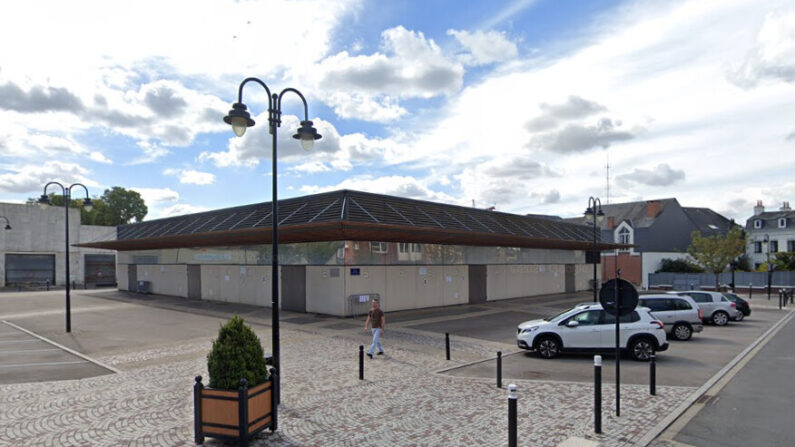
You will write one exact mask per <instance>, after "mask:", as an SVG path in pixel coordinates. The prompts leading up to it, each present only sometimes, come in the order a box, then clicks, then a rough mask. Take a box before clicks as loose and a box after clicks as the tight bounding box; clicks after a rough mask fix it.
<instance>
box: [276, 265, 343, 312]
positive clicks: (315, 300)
mask: <svg viewBox="0 0 795 447" xmlns="http://www.w3.org/2000/svg"><path fill="white" fill-rule="evenodd" d="M332 269H336V270H337V271H338V272H339V276H337V277H332V276H331V270H332ZM344 270H345V267H342V266H340V267H335V266H322V267H321V266H307V267H306V311H307V312H309V313H319V314H325V315H337V316H343V315H345V300H346V299H347V296H346V294H345V276H344ZM269 296H270V295H269Z"/></svg>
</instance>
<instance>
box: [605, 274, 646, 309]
mask: <svg viewBox="0 0 795 447" xmlns="http://www.w3.org/2000/svg"><path fill="white" fill-rule="evenodd" d="M616 287H618V294H616ZM616 296H618V300H619V303H621V315H628V314H630V313H632V311H634V310H635V307H637V306H638V291H637V290H635V286H633V285H632V283H631V282H629V281H627V280H624V279H618V280H615V279H611V280H610V281H607V282H606V283H604V284H602V290H600V291H599V302H600V303H602V307H603V308H604V310H605V312H607V313H609V314H610V315H615V314H616V308H617V307H618V306H616Z"/></svg>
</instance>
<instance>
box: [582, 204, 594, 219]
mask: <svg viewBox="0 0 795 447" xmlns="http://www.w3.org/2000/svg"><path fill="white" fill-rule="evenodd" d="M584 214H585V217H587V218H591V217H593V210H592V209H591V207H590V206H589V207H588V208H587V209H586V210H585V213H584Z"/></svg>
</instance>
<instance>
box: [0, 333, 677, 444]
mask: <svg viewBox="0 0 795 447" xmlns="http://www.w3.org/2000/svg"><path fill="white" fill-rule="evenodd" d="M255 330H256V331H257V333H258V334H259V335H260V338H261V339H262V341H263V343H264V344H265V345H266V351H267V350H268V349H267V346H268V345H269V338H270V332H269V329H268V328H262V327H255ZM210 343H211V340H210V339H207V340H203V341H201V340H199V341H195V342H191V343H189V344H179V345H177V344H175V345H174V346H170V347H158V348H155V349H148V350H143V351H133V352H128V353H116V354H113V355H108V356H104V357H99V358H98V360H100V361H103V362H106V363H108V364H111V365H114V366H115V367H117V368H119V369H121V370H122V373H120V374H112V375H108V376H100V377H94V378H89V379H83V380H71V381H58V382H46V383H30V384H14V385H2V386H0V446H12V445H13V446H50V445H52V446H56V445H69V446H181V445H185V446H187V445H193V397H192V385H193V377H194V376H196V375H197V374H201V375H202V376H203V377H205V378H206V377H207V371H206V361H205V356H206V353H207V351H208V350H209V348H210ZM360 344H363V345H365V347H367V346H368V344H369V337H368V336H367V335H366V334H365V333H364V332H355V331H353V330H330V329H328V328H322V327H318V326H313V327H306V326H303V327H302V326H298V325H289V324H285V325H283V327H282V369H283V377H284V380H283V381H282V405H281V406H280V407H279V409H280V413H279V430H278V432H276V433H270V432H265V433H263V434H261V435H260V436H259V437H258V438H257V439H256V440H255V441H254V442H253V443H252V445H262V446H277V445H278V446H375V445H378V446H384V445H386V446H390V445H399V446H424V447H427V446H505V445H507V425H508V422H507V390H506V389H498V388H496V386H495V380H494V379H493V378H490V379H471V378H457V377H450V376H446V375H444V374H437V373H435V371H438V370H442V369H444V368H448V367H451V366H454V365H455V364H456V362H455V361H452V362H448V361H446V360H445V359H444V351H443V336H442V340H441V341H440V340H438V339H437V338H434V337H432V336H429V335H426V336H423V335H418V334H417V333H413V332H409V331H402V330H400V329H396V331H394V332H392V331H390V330H387V331H386V334H385V338H384V347H385V349H386V350H387V355H385V356H376V358H375V359H373V360H370V359H368V358H366V357H365V361H366V363H365V379H366V380H364V381H360V380H358V346H359V345H360ZM456 346H457V347H458V348H460V350H458V351H456ZM507 348H508V346H506V349H507ZM453 350H454V356H456V358H457V361H458V362H463V361H468V360H473V359H476V358H480V359H483V358H488V357H490V356H493V355H494V344H493V343H489V342H484V343H483V344H482V345H478V343H476V342H475V341H472V340H466V341H461V342H458V345H456V344H455V343H454V344H453ZM510 382H513V383H516V384H517V385H518V389H519V392H518V394H519V403H518V407H519V424H518V431H519V439H520V442H519V443H520V445H533V446H556V445H558V444H559V443H561V442H563V441H565V440H566V439H568V438H569V437H572V436H578V437H581V438H585V439H591V440H596V441H598V442H599V443H600V445H608V446H629V445H632V444H633V442H634V441H635V440H637V439H638V438H640V437H641V436H643V435H644V434H645V433H646V431H647V430H648V429H649V428H651V427H652V426H654V424H655V422H657V421H658V420H660V419H661V418H662V417H664V416H665V415H666V414H667V412H668V411H670V409H671V408H674V407H676V406H677V404H679V403H680V402H681V401H682V400H683V399H684V398H685V397H686V396H687V395H688V394H690V393H691V392H692V391H693V389H691V388H684V387H658V390H657V396H656V397H650V396H649V395H648V388H647V387H645V386H630V385H627V386H623V387H622V416H621V417H620V418H615V417H614V416H613V415H612V414H611V412H610V409H611V408H612V406H613V401H612V398H613V396H614V388H612V387H611V386H610V385H609V384H604V386H603V396H604V399H605V401H604V404H603V405H604V407H603V408H604V409H605V411H604V414H603V430H604V434H602V435H598V436H597V435H594V434H593V423H592V416H593V407H592V405H593V388H592V385H591V384H585V383H565V382H554V381H529V380H510ZM205 383H206V380H205ZM507 384H508V381H507V380H506V381H505V382H504V385H505V387H506V388H507ZM206 444H208V445H219V444H223V443H220V442H217V441H214V440H212V439H211V438H208V439H207V442H206Z"/></svg>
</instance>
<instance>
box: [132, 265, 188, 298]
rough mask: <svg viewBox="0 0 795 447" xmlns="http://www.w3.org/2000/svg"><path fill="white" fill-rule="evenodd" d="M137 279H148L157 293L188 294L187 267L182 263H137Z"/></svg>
mask: <svg viewBox="0 0 795 447" xmlns="http://www.w3.org/2000/svg"><path fill="white" fill-rule="evenodd" d="M137 268H138V280H139V281H141V280H143V281H150V282H151V283H152V289H151V290H152V293H154V294H157V295H170V296H181V297H184V298H187V296H188V269H187V267H186V266H184V265H139V266H138V267H137Z"/></svg>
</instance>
